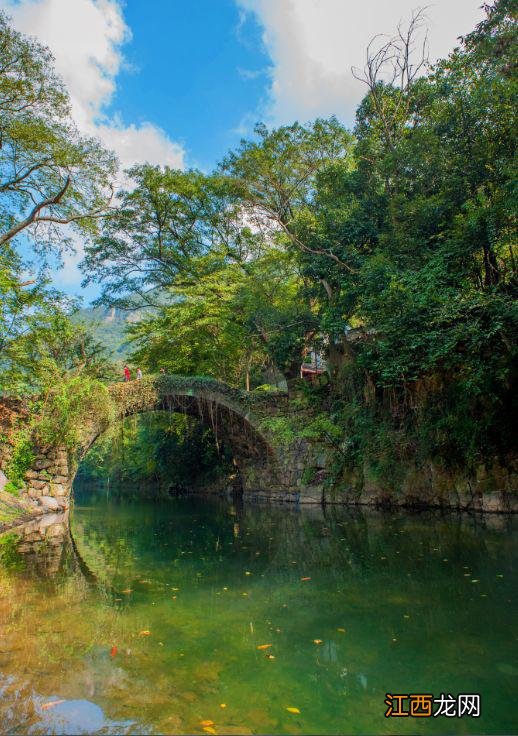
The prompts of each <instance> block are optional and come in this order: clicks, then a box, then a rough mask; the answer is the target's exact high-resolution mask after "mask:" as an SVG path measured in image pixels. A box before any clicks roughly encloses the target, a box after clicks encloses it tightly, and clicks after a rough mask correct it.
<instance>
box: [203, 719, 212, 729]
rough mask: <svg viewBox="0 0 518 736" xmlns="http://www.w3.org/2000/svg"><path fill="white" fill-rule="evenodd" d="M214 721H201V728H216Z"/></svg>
mask: <svg viewBox="0 0 518 736" xmlns="http://www.w3.org/2000/svg"><path fill="white" fill-rule="evenodd" d="M214 725H215V724H214V721H211V720H210V719H208V718H207V719H206V720H205V721H200V726H203V727H204V728H205V727H206V726H207V727H208V726H214Z"/></svg>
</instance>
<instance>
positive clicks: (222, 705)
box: [219, 703, 227, 708]
mask: <svg viewBox="0 0 518 736" xmlns="http://www.w3.org/2000/svg"><path fill="white" fill-rule="evenodd" d="M219 707H220V708H226V707H227V704H226V703H220V704H219Z"/></svg>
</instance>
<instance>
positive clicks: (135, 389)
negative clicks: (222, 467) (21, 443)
mask: <svg viewBox="0 0 518 736" xmlns="http://www.w3.org/2000/svg"><path fill="white" fill-rule="evenodd" d="M109 394H110V404H111V412H110V416H109V418H104V419H102V420H96V419H94V418H91V419H89V420H87V421H86V422H85V424H84V426H82V427H81V428H80V432H79V440H78V443H77V446H76V447H74V448H66V447H63V446H53V447H41V446H37V445H35V448H34V454H35V459H34V461H33V462H32V464H31V467H30V468H29V469H28V470H27V472H26V475H25V480H26V485H27V494H28V495H29V497H31V498H32V499H34V500H35V501H37V502H38V504H39V505H42V506H45V505H46V506H47V507H48V508H49V509H52V510H58V509H59V508H62V509H65V508H68V506H69V503H70V496H71V491H72V484H73V481H74V477H75V475H76V472H77V469H78V466H79V464H80V462H81V460H82V459H83V458H84V456H85V454H86V453H87V451H88V450H89V448H90V447H91V446H92V445H93V444H94V442H95V441H96V439H97V438H98V437H99V436H100V435H101V434H102V433H103V432H105V431H106V430H107V429H108V427H109V426H110V424H111V423H113V422H116V421H118V420H121V419H123V418H125V417H129V416H133V415H136V414H141V413H143V412H150V411H169V412H180V413H183V414H187V415H190V416H194V417H197V418H198V419H199V420H200V421H201V422H203V423H204V424H205V425H207V426H209V427H211V428H212V430H213V431H214V434H215V436H216V439H217V441H218V442H221V443H224V444H225V446H226V447H227V448H228V449H229V450H230V452H231V454H232V457H233V460H234V464H235V466H236V469H237V480H238V482H239V486H240V488H241V490H242V491H243V494H246V495H248V496H254V497H259V498H275V500H285V501H296V500H298V498H299V496H300V492H301V488H302V486H303V481H302V478H303V474H304V469H305V467H306V462H307V460H308V451H309V450H310V448H309V445H308V443H307V442H306V441H304V440H302V439H298V440H294V439H292V440H291V441H289V442H288V443H286V441H283V442H279V439H278V438H277V439H276V433H275V432H272V431H271V428H272V426H273V425H275V421H274V422H273V425H272V420H279V418H282V417H285V418H286V417H287V415H288V398H287V395H286V394H283V393H281V392H279V393H277V392H276V393H264V394H251V393H247V392H244V391H240V390H237V389H233V388H231V387H229V386H228V385H226V384H224V383H222V382H221V381H217V380H214V379H210V378H200V377H181V376H170V375H160V376H157V377H150V378H145V379H143V380H142V381H130V382H128V383H118V384H114V385H112V386H110V387H109ZM310 454H311V453H310ZM307 490H308V489H306V491H307ZM306 495H307V493H306ZM305 500H314V501H315V502H319V501H320V500H321V492H320V490H318V489H315V498H314V499H310V498H307V499H305Z"/></svg>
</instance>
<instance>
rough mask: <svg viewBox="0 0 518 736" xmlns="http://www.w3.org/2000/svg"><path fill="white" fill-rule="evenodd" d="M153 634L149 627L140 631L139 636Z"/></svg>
mask: <svg viewBox="0 0 518 736" xmlns="http://www.w3.org/2000/svg"><path fill="white" fill-rule="evenodd" d="M150 634H151V631H148V629H144V630H143V631H139V634H138V635H139V636H149V635H150Z"/></svg>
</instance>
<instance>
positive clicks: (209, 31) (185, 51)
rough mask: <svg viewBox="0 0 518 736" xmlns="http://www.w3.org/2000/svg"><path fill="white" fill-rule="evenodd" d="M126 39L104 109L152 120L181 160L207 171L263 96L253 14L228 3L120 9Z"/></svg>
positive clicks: (166, 1)
mask: <svg viewBox="0 0 518 736" xmlns="http://www.w3.org/2000/svg"><path fill="white" fill-rule="evenodd" d="M124 17H125V20H126V23H127V24H128V26H129V27H130V28H131V31H132V39H131V42H130V43H128V44H127V46H126V48H125V49H124V56H125V59H126V62H127V68H123V70H122V71H121V73H120V75H119V77H118V84H117V92H116V94H115V95H114V97H113V100H112V103H111V106H110V109H111V112H113V113H115V112H120V113H121V114H122V117H123V118H124V119H127V120H132V121H135V122H136V123H140V122H143V121H145V120H149V119H151V120H153V122H155V123H156V124H157V125H159V126H160V127H161V128H162V129H164V130H166V131H167V132H168V134H169V135H170V136H171V138H173V139H174V140H175V141H178V142H180V143H181V145H182V147H183V148H184V149H185V151H186V160H187V163H188V165H194V166H199V167H201V168H203V169H209V168H211V167H212V166H214V164H215V163H216V162H217V161H218V159H220V158H221V157H222V156H223V155H224V153H225V152H226V150H227V149H228V148H229V147H231V146H234V145H236V143H238V142H239V139H240V137H241V136H242V135H243V133H244V132H245V131H244V129H243V127H242V126H243V123H244V122H247V123H248V125H250V123H251V121H252V118H253V113H254V112H255V111H256V110H257V112H258V114H259V110H260V107H261V100H264V99H266V97H267V83H268V77H267V68H268V65H269V58H268V55H267V53H266V49H265V48H264V47H263V45H262V43H261V28H260V26H259V25H258V23H257V22H256V21H255V19H254V17H253V16H251V15H248V16H247V17H244V15H243V14H242V13H240V11H239V8H238V7H237V6H236V3H235V2H234V1H233V0H217V2H214V0H195V2H183V3H178V2H171V1H170V0H158V1H155V2H154V3H153V11H152V12H150V6H149V4H148V3H147V2H146V3H143V2H142V1H141V0H129V2H127V3H126V6H125V8H124Z"/></svg>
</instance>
